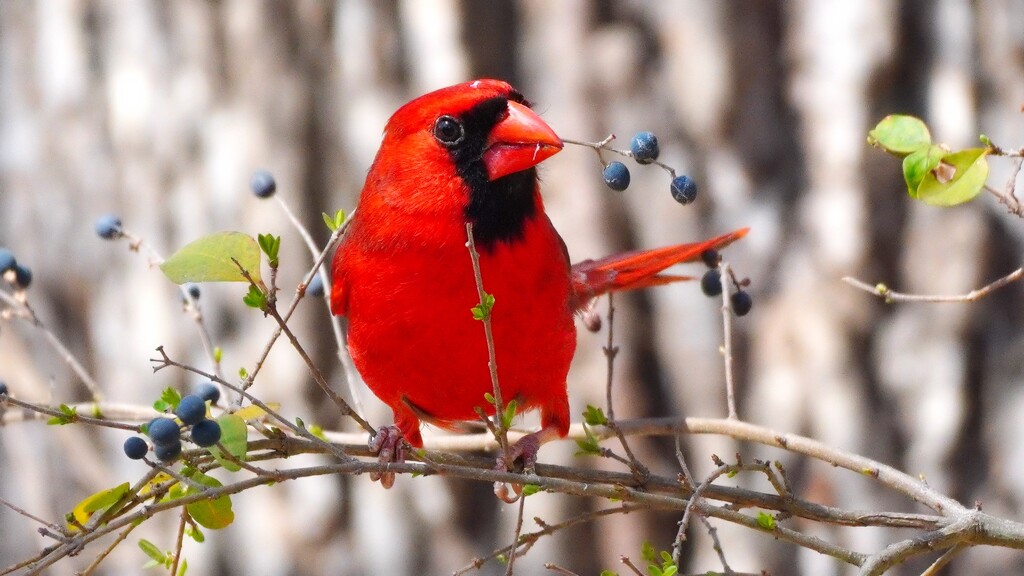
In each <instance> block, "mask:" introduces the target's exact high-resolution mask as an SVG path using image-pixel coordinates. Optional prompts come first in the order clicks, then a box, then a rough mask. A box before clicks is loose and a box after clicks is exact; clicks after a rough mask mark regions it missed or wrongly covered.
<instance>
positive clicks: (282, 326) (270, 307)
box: [231, 258, 376, 434]
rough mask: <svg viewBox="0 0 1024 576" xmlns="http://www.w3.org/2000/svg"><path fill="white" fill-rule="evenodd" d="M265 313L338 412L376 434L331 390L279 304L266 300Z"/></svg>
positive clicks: (253, 283) (246, 275)
mask: <svg viewBox="0 0 1024 576" xmlns="http://www.w3.org/2000/svg"><path fill="white" fill-rule="evenodd" d="M231 260H232V261H234V263H235V265H236V266H238V269H239V270H240V271H241V273H242V276H243V277H244V278H245V279H246V280H248V281H249V285H250V286H254V287H256V288H259V285H258V284H257V283H256V281H255V280H254V279H253V277H252V275H251V274H250V273H249V271H248V270H246V269H245V268H244V267H243V266H242V264H241V262H239V261H238V260H237V259H235V258H232V259H231ZM271 284H273V283H271ZM297 301H298V298H297V297H296V299H294V300H293V301H292V303H293V306H294V303H295V302H297ZM293 309H294V307H293V308H291V309H289V312H291V310H293ZM264 312H265V313H267V314H269V315H270V317H271V318H273V319H274V320H275V321H276V322H277V326H278V330H279V331H280V332H283V333H284V335H285V336H286V337H287V338H288V341H289V342H290V343H291V345H292V348H294V349H295V351H296V352H298V353H299V356H300V357H301V358H302V361H303V362H305V363H306V368H307V369H308V370H309V373H310V375H311V376H313V381H314V382H316V383H317V385H318V386H319V387H320V389H321V390H322V391H323V392H324V394H326V395H327V397H328V398H330V400H331V402H333V403H334V405H335V406H337V407H338V410H339V411H340V412H341V414H342V415H343V416H348V417H349V418H352V419H353V420H355V421H356V423H358V424H359V425H360V426H361V427H362V428H363V430H366V431H367V432H369V433H370V434H375V433H376V430H374V429H373V426H370V423H369V422H367V421H366V420H364V419H363V417H362V416H360V415H359V414H358V413H357V412H356V411H355V410H353V409H352V407H351V406H350V405H349V403H348V402H347V401H346V400H345V399H344V398H342V397H341V396H339V395H338V393H337V392H335V391H334V389H333V388H331V385H330V384H328V383H327V379H326V378H325V377H324V374H323V372H321V371H320V368H319V367H318V366H317V365H316V363H315V362H313V359H312V358H310V357H309V354H307V353H306V349H305V348H303V347H302V344H300V343H299V339H298V338H296V336H295V334H294V333H293V332H292V330H291V328H289V327H288V321H287V319H285V318H283V317H282V316H281V313H280V312H279V311H278V309H277V304H276V303H275V302H274V301H273V300H271V299H270V298H267V300H266V305H265V308H264Z"/></svg>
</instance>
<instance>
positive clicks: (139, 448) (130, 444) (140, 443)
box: [124, 436, 149, 460]
mask: <svg viewBox="0 0 1024 576" xmlns="http://www.w3.org/2000/svg"><path fill="white" fill-rule="evenodd" d="M147 452H149V444H146V441H145V440H143V439H142V437H141V436H132V437H131V438H129V439H127V440H125V441H124V455H125V456H127V457H129V458H131V459H132V460H142V458H143V457H144V456H145V455H146V453H147Z"/></svg>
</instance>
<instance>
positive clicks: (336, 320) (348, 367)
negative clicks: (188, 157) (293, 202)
mask: <svg viewBox="0 0 1024 576" xmlns="http://www.w3.org/2000/svg"><path fill="white" fill-rule="evenodd" d="M274 198H275V199H276V200H277V203H278V205H279V206H280V207H281V209H282V210H284V213H285V215H286V216H288V220H289V221H291V223H292V226H294V227H295V229H296V230H298V232H299V236H301V237H302V241H303V242H305V244H306V247H307V248H309V252H310V254H312V256H313V260H314V261H315V262H316V261H318V256H319V254H320V249H319V248H318V247H317V245H316V242H315V241H314V240H313V236H312V235H311V234H310V233H309V229H307V228H306V227H305V226H304V225H303V224H302V221H300V220H299V219H298V218H297V217H296V216H295V213H294V212H292V209H291V207H289V206H288V203H287V202H285V201H284V198H282V197H281V194H280V193H278V194H275V195H274ZM355 213H356V211H355V210H352V212H350V213H349V214H348V217H347V218H346V222H347V221H349V220H351V219H352V217H353V216H355ZM328 270H329V269H328V267H326V266H323V265H320V264H319V263H317V264H316V265H315V268H314V269H313V270H312V271H311V272H313V273H315V274H319V275H320V281H321V282H322V283H323V286H324V295H323V300H324V302H325V303H326V304H327V309H328V310H330V307H331V275H330V274H329V272H328ZM309 278H310V279H312V276H309ZM305 286H306V284H303V285H302V294H300V295H297V296H296V297H297V298H301V297H302V296H303V295H304V294H305ZM328 316H330V322H331V332H332V333H333V334H334V343H335V345H336V346H337V347H338V360H340V361H341V364H342V366H343V368H344V369H345V381H346V382H347V384H348V392H349V395H350V396H351V397H352V407H353V408H355V410H356V413H358V414H365V413H366V410H365V409H364V408H363V401H362V400H361V399H360V394H359V392H360V386H359V378H358V376H357V373H356V371H355V366H353V365H352V359H351V357H350V356H349V354H348V346H347V345H346V343H345V336H344V333H343V331H342V329H341V317H340V316H335V315H334V314H328Z"/></svg>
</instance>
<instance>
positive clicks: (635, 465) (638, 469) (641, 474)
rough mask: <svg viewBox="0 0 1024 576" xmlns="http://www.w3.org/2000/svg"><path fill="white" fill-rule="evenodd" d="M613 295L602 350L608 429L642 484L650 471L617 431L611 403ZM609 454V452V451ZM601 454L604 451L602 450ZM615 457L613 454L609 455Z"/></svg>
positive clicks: (613, 339)
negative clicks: (613, 433)
mask: <svg viewBox="0 0 1024 576" xmlns="http://www.w3.org/2000/svg"><path fill="white" fill-rule="evenodd" d="M614 296H615V295H614V294H612V293H609V294H608V342H607V343H606V344H605V345H604V347H603V348H602V350H603V351H604V356H605V358H606V359H607V369H606V374H607V376H606V378H607V379H606V381H605V402H606V404H607V405H608V418H607V420H608V427H609V428H611V429H612V431H613V432H615V436H616V437H617V438H618V439H619V444H621V445H622V449H623V450H625V452H626V457H627V458H628V460H626V461H625V464H626V465H627V466H629V469H630V471H631V472H633V476H634V477H635V478H636V480H637V482H639V483H640V484H643V483H644V481H645V480H646V478H647V477H648V476H650V475H651V471H650V470H649V469H648V468H647V467H646V466H644V465H643V464H642V463H641V462H640V461H639V460H637V458H636V455H634V454H633V451H632V450H631V449H630V447H629V442H627V441H626V435H625V434H623V433H622V431H621V430H619V427H618V426H617V425H616V423H615V405H614V404H613V403H612V383H613V382H614V381H615V357H616V356H618V354H619V347H618V346H616V345H615V300H614ZM609 453H610V451H609ZM602 454H604V451H603V450H602ZM611 455H612V456H613V457H615V455H614V454H611Z"/></svg>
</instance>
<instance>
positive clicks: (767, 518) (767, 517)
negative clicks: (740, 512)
mask: <svg viewBox="0 0 1024 576" xmlns="http://www.w3.org/2000/svg"><path fill="white" fill-rule="evenodd" d="M757 525H758V526H760V527H761V528H764V529H765V530H775V517H774V516H772V515H771V514H769V513H767V512H758V513H757Z"/></svg>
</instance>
